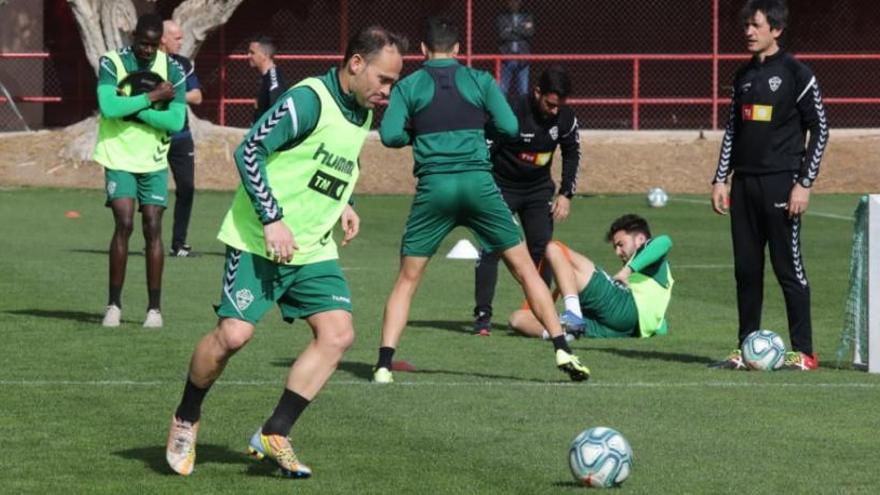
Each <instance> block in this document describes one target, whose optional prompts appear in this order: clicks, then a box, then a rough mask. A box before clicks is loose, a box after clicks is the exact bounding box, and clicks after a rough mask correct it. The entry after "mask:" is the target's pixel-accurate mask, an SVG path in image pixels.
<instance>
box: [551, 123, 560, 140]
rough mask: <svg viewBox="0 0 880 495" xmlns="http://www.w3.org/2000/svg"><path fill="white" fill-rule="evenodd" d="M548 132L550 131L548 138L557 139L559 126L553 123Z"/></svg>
mask: <svg viewBox="0 0 880 495" xmlns="http://www.w3.org/2000/svg"><path fill="white" fill-rule="evenodd" d="M549 133H550V138H551V139H553V140H554V141H556V140H557V139H559V126H555V125H554V126H553V127H551V128H550V131H549Z"/></svg>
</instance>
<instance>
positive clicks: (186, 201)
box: [168, 137, 196, 249]
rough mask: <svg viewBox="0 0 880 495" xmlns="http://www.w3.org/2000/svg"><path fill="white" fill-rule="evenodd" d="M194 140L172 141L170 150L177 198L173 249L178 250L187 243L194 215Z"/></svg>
mask: <svg viewBox="0 0 880 495" xmlns="http://www.w3.org/2000/svg"><path fill="white" fill-rule="evenodd" d="M193 150H194V145H193V140H192V138H191V137H183V138H177V139H172V140H171V147H170V148H169V149H168V164H169V165H170V166H171V173H172V174H173V175H174V184H175V186H176V188H177V189H176V192H175V193H174V196H175V198H176V200H175V202H174V227H172V229H171V231H172V236H171V249H178V248H180V247H181V246H183V245H184V244H185V243H186V232H187V230H188V229H189V218H190V215H192V205H193V196H194V195H195V168H196V164H195V159H194V157H193Z"/></svg>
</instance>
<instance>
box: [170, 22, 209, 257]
mask: <svg viewBox="0 0 880 495" xmlns="http://www.w3.org/2000/svg"><path fill="white" fill-rule="evenodd" d="M162 27H163V32H162V41H161V43H160V44H159V49H160V50H162V51H164V52H165V53H167V54H168V57H169V58H170V59H171V60H172V61H174V62H176V63H177V65H178V68H179V69H180V71H181V72H183V76H184V78H185V80H186V83H185V84H186V104H187V105H201V104H202V86H201V84H199V78H198V77H197V76H196V72H195V68H194V67H193V63H192V61H191V60H190V59H188V58H186V57H184V56H183V55H180V54H179V53H178V52H179V51H180V46H181V44H182V43H183V30H181V29H180V26H179V25H178V24H177V23H176V22H174V21H172V20H166V21H165V22H164V23H163V24H162ZM168 165H169V166H170V167H171V173H172V174H173V175H174V184H175V186H176V187H175V190H176V191H175V194H174V196H175V202H174V226H173V227H172V229H171V232H172V237H171V252H170V253H169V254H170V255H171V256H176V257H180V258H186V257H190V256H195V253H194V252H193V249H192V246H190V245H189V243H188V242H186V234H187V231H188V230H189V219H190V217H191V216H192V205H193V197H194V196H195V192H196V184H195V181H196V162H195V145H194V144H193V138H192V132H191V131H190V129H189V118H188V117H186V118H185V120H184V124H183V130H182V131H180V132H176V133H174V134H172V135H171V148H169V149H168Z"/></svg>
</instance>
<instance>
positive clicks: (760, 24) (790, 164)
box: [712, 0, 828, 371]
mask: <svg viewBox="0 0 880 495" xmlns="http://www.w3.org/2000/svg"><path fill="white" fill-rule="evenodd" d="M741 15H742V19H743V22H744V29H745V32H744V34H745V37H746V42H747V44H748V49H749V51H750V52H751V53H752V55H753V57H752V59H751V60H750V61H749V62H748V63H747V64H746V65H744V66H743V67H742V68H740V69H739V70H738V71H737V73H736V76H735V77H734V81H733V98H732V101H731V106H730V117H729V119H728V123H727V128H726V129H725V132H724V139H723V141H722V144H721V158H720V159H719V161H718V169H717V170H716V172H715V178H714V179H713V181H712V182H713V186H712V208H713V209H714V210H715V212H716V213H718V214H721V215H724V214H727V212H728V208H729V210H730V227H731V229H730V230H731V234H732V237H733V257H734V270H735V272H736V299H737V308H738V310H739V335H738V342H737V349H736V350H735V351H733V352H732V353H731V354H730V356H728V357H727V359H725V360H723V361H720V362H718V363H715V364H713V365H712V367H715V368H721V369H745V364H744V363H743V360H742V352H741V350H740V347H741V346H742V342H743V340H744V339H745V338H746V336H748V335H749V334H750V333H752V332H754V331H755V330H758V329H759V328H761V306H762V303H763V297H764V246H765V245H767V244H769V246H770V261H771V262H772V264H773V271H774V273H775V274H776V278H777V279H778V280H779V284H780V285H781V286H782V293H783V296H784V298H785V309H786V312H787V313H788V327H789V335H790V337H791V352H788V353H787V354H786V358H785V367H786V368H787V369H793V370H803V371H807V370H814V369H816V368H818V366H819V361H818V359H817V357H816V354H815V353H814V352H813V341H812V340H813V330H812V326H811V321H810V286H809V284H808V282H807V275H806V272H805V269H804V262H803V259H802V257H801V242H800V232H801V215H803V213H804V212H805V211H806V209H807V205H808V204H809V201H810V188H811V187H812V186H813V183H814V182H815V181H816V177H817V176H818V175H819V164H820V162H821V161H822V155H823V153H824V151H825V147H826V146H827V143H828V123H827V121H826V119H825V108H824V106H823V105H822V94H821V93H820V91H819V84H818V82H817V81H816V76H814V75H813V72H812V71H811V70H810V68H809V67H807V66H806V65H804V64H803V63H801V62H799V61H797V60H795V58H794V57H793V56H791V55H789V54H788V53H785V52H784V51H783V50H782V49H781V48H780V46H779V37H780V36H781V35H782V31H783V29H784V28H785V23H786V20H787V17H788V9H787V8H786V6H785V2H784V0H749V1H748V2H747V3H746V5H745V7H743V10H742V12H741ZM807 130H809V133H810V139H809V142H807V141H806V136H805V134H806V131H807ZM731 172H733V173H734V176H733V181H732V185H731V189H730V192H729V193H728V191H727V185H726V180H727V177H728V176H729V175H730V173H731Z"/></svg>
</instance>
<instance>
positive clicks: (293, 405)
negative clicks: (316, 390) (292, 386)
mask: <svg viewBox="0 0 880 495" xmlns="http://www.w3.org/2000/svg"><path fill="white" fill-rule="evenodd" d="M308 405H309V400H308V399H306V398H305V397H303V396H302V395H299V394H298V393H296V392H293V391H291V390H288V389H286V388H285V389H284V393H283V394H281V399H280V400H279V401H278V405H277V406H275V411H274V412H273V413H272V416H270V417H269V419H267V420H266V422H265V423H264V424H263V435H282V436H285V437H286V436H288V435H290V429H291V428H293V424H294V423H296V420H297V419H298V418H299V415H300V414H302V412H303V411H304V410H305V409H306V407H307V406H308Z"/></svg>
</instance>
